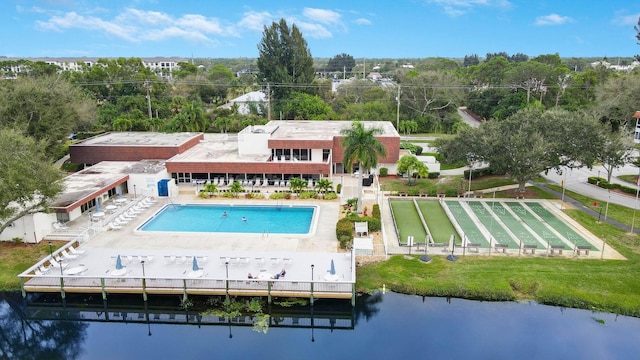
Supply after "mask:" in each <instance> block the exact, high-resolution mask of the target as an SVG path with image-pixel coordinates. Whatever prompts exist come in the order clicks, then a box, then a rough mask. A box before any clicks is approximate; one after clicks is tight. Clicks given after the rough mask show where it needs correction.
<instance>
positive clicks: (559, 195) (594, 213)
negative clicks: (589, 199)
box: [533, 183, 640, 234]
mask: <svg viewBox="0 0 640 360" xmlns="http://www.w3.org/2000/svg"><path fill="white" fill-rule="evenodd" d="M533 186H535V187H537V188H539V189H542V190H544V191H546V192H548V193H549V194H553V195H554V196H556V197H557V198H558V199H562V193H561V192H559V191H556V190H553V189H550V188H548V187H547V186H545V184H543V183H533ZM564 202H566V203H567V204H569V205H571V206H572V207H574V208H576V209H578V210H581V211H582V212H584V213H586V214H589V215H591V216H592V217H594V218H598V216H601V214H600V213H599V212H598V211H595V210H593V209H591V208H589V207H587V206H585V205H583V204H582V203H581V202H580V201H578V200H576V199H574V198H572V197H570V196H567V194H565V195H564ZM638 216H640V213H639V214H638ZM602 220H603V221H605V222H606V223H607V224H609V225H612V226H615V227H617V228H618V229H622V230H625V231H631V226H629V225H627V224H623V223H621V222H618V221H616V220H613V219H611V218H606V219H602ZM633 232H634V233H636V234H640V229H638V228H637V227H636V228H635V229H633Z"/></svg>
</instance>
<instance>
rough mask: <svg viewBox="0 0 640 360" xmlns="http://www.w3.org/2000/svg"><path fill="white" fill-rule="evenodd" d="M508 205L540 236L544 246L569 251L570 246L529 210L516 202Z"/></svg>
mask: <svg viewBox="0 0 640 360" xmlns="http://www.w3.org/2000/svg"><path fill="white" fill-rule="evenodd" d="M506 205H507V206H508V207H509V208H510V209H511V210H512V211H513V212H514V213H515V214H517V215H518V216H519V217H520V219H522V221H524V222H525V223H526V224H527V226H529V227H530V228H531V229H532V230H533V231H535V232H536V234H538V236H540V237H541V238H542V239H543V240H544V242H545V244H544V246H545V247H547V246H562V247H563V248H564V249H565V250H568V249H569V246H568V245H567V244H566V243H565V242H564V241H562V239H561V238H560V237H558V236H557V235H556V234H555V233H554V232H553V231H551V228H550V227H547V225H545V224H544V223H543V222H541V221H540V220H539V219H538V218H536V217H535V216H534V215H533V214H532V213H531V212H529V210H527V208H525V207H524V206H522V204H520V203H516V202H507V203H506Z"/></svg>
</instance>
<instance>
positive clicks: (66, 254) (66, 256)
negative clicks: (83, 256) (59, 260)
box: [62, 249, 78, 260]
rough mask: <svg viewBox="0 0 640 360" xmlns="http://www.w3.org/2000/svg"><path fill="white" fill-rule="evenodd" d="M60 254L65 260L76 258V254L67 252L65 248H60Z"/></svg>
mask: <svg viewBox="0 0 640 360" xmlns="http://www.w3.org/2000/svg"><path fill="white" fill-rule="evenodd" d="M62 256H63V257H64V258H65V259H67V260H73V259H77V258H78V255H72V254H69V253H68V252H67V249H64V250H62Z"/></svg>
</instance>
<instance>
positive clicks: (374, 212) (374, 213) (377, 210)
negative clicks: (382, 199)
mask: <svg viewBox="0 0 640 360" xmlns="http://www.w3.org/2000/svg"><path fill="white" fill-rule="evenodd" d="M371 216H372V217H374V218H376V219H380V217H381V216H380V205H378V204H373V208H372V209H371Z"/></svg>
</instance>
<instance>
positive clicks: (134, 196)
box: [133, 184, 138, 199]
mask: <svg viewBox="0 0 640 360" xmlns="http://www.w3.org/2000/svg"><path fill="white" fill-rule="evenodd" d="M133 198H134V199H137V198H138V193H137V192H136V184H133Z"/></svg>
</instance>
